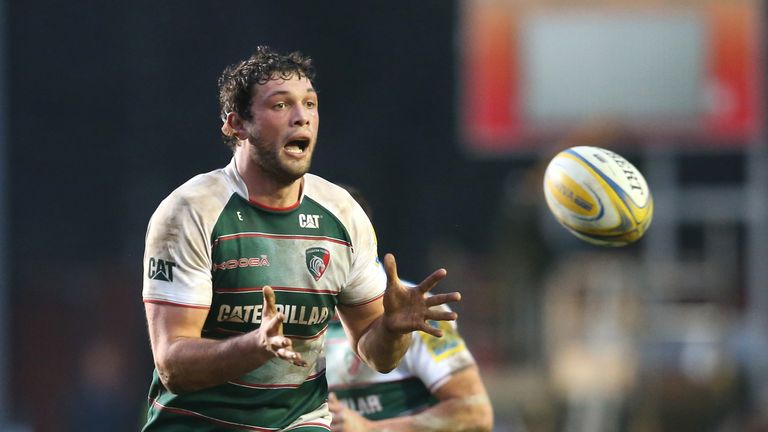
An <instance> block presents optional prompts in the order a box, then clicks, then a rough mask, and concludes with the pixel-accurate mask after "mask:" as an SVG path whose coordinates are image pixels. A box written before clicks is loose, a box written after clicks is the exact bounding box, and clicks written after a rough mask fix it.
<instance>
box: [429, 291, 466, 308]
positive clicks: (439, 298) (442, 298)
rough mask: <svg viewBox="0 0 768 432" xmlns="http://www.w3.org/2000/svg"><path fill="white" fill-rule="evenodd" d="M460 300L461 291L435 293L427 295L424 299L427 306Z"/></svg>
mask: <svg viewBox="0 0 768 432" xmlns="http://www.w3.org/2000/svg"><path fill="white" fill-rule="evenodd" d="M460 300H461V293H458V292H452V293H445V294H435V295H433V296H430V297H427V298H426V299H425V300H424V303H425V304H426V305H427V307H432V306H439V305H441V304H446V303H455V302H457V301H460Z"/></svg>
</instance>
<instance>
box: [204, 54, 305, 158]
mask: <svg viewBox="0 0 768 432" xmlns="http://www.w3.org/2000/svg"><path fill="white" fill-rule="evenodd" d="M294 76H298V77H299V78H302V77H303V78H306V79H308V80H309V81H310V82H312V83H313V85H314V80H315V69H314V66H313V65H312V59H311V58H310V57H307V56H305V55H304V54H302V53H301V52H298V51H294V52H292V53H290V54H285V55H284V54H280V53H278V52H275V51H273V50H272V49H271V48H270V47H268V46H266V45H259V46H258V47H256V51H255V52H254V53H253V54H252V55H251V56H250V57H249V58H248V59H247V60H243V61H241V62H238V63H235V64H232V65H229V66H227V68H226V69H224V72H222V73H221V76H220V77H219V106H220V108H221V118H222V120H225V119H226V117H227V114H228V113H230V112H236V113H237V114H238V115H240V117H242V118H243V119H245V120H250V119H251V99H252V97H253V89H254V86H255V85H261V84H265V83H266V82H268V81H270V80H274V79H289V78H291V77H294ZM223 138H224V144H226V145H227V146H229V148H230V149H232V150H234V148H235V144H236V143H237V139H236V138H235V137H231V136H227V135H223Z"/></svg>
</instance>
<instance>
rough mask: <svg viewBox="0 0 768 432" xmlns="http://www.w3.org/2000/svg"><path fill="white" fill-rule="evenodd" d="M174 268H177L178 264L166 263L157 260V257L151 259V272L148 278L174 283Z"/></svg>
mask: <svg viewBox="0 0 768 432" xmlns="http://www.w3.org/2000/svg"><path fill="white" fill-rule="evenodd" d="M174 267H176V263H175V262H173V261H166V260H161V259H157V258H155V257H150V258H149V272H148V273H147V277H148V278H150V279H154V280H161V281H166V282H173V268H174Z"/></svg>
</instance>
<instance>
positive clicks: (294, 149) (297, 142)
mask: <svg viewBox="0 0 768 432" xmlns="http://www.w3.org/2000/svg"><path fill="white" fill-rule="evenodd" d="M307 147H309V138H306V137H302V138H296V139H292V140H290V141H288V143H287V144H286V145H285V151H287V152H288V153H293V154H302V153H304V152H305V151H306V150H307Z"/></svg>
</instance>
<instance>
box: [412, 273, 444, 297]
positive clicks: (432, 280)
mask: <svg viewBox="0 0 768 432" xmlns="http://www.w3.org/2000/svg"><path fill="white" fill-rule="evenodd" d="M447 275H448V271H446V270H445V269H437V270H435V271H434V272H432V274H431V275H429V276H427V278H426V279H424V280H423V281H421V283H420V284H419V285H418V289H419V291H421V292H422V293H426V292H429V291H430V290H431V289H432V288H434V287H435V286H437V284H438V282H440V281H441V280H443V279H445V277H446V276H447Z"/></svg>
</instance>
